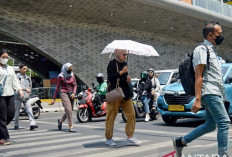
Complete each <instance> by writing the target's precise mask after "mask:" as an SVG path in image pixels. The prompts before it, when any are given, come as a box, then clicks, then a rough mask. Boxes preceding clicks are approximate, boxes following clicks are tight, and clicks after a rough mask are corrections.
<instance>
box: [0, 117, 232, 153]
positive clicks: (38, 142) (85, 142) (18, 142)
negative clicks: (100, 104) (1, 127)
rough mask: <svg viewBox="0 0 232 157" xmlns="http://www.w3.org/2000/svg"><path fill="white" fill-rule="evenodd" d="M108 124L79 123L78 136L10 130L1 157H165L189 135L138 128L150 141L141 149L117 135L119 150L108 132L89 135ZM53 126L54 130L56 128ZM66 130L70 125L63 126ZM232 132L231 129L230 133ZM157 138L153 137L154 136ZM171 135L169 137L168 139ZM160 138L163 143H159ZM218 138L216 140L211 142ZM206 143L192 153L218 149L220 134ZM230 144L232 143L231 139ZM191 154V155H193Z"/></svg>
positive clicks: (137, 132) (45, 131)
mask: <svg viewBox="0 0 232 157" xmlns="http://www.w3.org/2000/svg"><path fill="white" fill-rule="evenodd" d="M37 123H38V124H39V125H42V124H45V125H53V126H56V125H57V123H56V122H51V121H50V122H49V121H37ZM103 124H104V122H103V123H99V124H98V125H91V123H89V124H78V125H77V126H75V127H76V128H82V129H83V130H84V131H83V130H81V131H78V132H77V133H69V132H68V131H67V130H65V129H64V131H58V130H56V129H51V130H48V129H38V130H35V131H29V129H21V130H13V129H10V130H9V132H10V137H11V140H13V142H12V145H9V146H0V157H30V156H33V157H63V156H65V157H162V156H163V155H165V154H168V153H170V152H172V151H174V150H173V146H172V141H171V138H170V137H172V136H180V135H183V134H186V133H187V132H171V131H168V130H166V131H159V130H148V129H141V128H140V129H136V134H137V135H138V134H139V135H140V136H147V137H150V138H144V139H143V138H139V140H141V141H142V142H143V144H142V145H141V146H128V144H127V143H126V139H125V137H123V136H118V135H117V136H114V140H115V142H116V143H117V146H116V147H113V148H112V147H108V146H106V145H105V143H104V142H105V137H104V131H100V132H101V134H98V133H99V132H95V133H92V134H91V133H88V130H90V129H96V130H104V125H103ZM53 126H52V128H53ZM56 127H57V126H56ZM63 127H64V128H66V127H67V124H63ZM116 130H117V132H120V133H121V134H122V133H123V134H124V128H117V129H116ZM230 132H231V130H230ZM152 135H153V136H152ZM165 136H167V137H165ZM157 138H160V139H163V140H157ZM212 138H214V139H215V140H211V139H212ZM201 139H203V140H202V141H204V140H205V139H210V140H211V141H208V143H207V144H205V143H199V141H197V142H195V144H194V145H193V146H191V151H192V152H194V151H195V150H199V149H203V150H204V149H207V148H208V147H212V148H215V150H214V151H216V148H217V141H216V132H212V133H210V134H207V135H206V136H204V137H203V138H201ZM230 142H232V141H231V140H230ZM191 151H190V152H191Z"/></svg>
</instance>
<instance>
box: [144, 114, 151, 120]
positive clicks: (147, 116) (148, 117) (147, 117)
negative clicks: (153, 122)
mask: <svg viewBox="0 0 232 157" xmlns="http://www.w3.org/2000/svg"><path fill="white" fill-rule="evenodd" d="M149 120H150V116H149V115H148V114H146V117H145V120H144V121H145V122H149Z"/></svg>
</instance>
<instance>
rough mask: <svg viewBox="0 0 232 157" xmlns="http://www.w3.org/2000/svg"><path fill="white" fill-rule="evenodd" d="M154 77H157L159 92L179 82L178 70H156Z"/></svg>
mask: <svg viewBox="0 0 232 157" xmlns="http://www.w3.org/2000/svg"><path fill="white" fill-rule="evenodd" d="M155 75H156V76H157V75H158V80H159V82H160V90H161V89H162V88H163V87H164V86H166V85H169V84H171V83H174V82H177V81H178V80H179V70H178V69H167V70H156V71H155Z"/></svg>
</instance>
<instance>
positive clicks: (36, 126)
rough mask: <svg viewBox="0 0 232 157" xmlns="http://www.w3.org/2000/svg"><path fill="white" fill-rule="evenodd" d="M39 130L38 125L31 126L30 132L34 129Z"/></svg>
mask: <svg viewBox="0 0 232 157" xmlns="http://www.w3.org/2000/svg"><path fill="white" fill-rule="evenodd" d="M36 128H38V125H31V126H30V130H31V131H33V130H34V129H36Z"/></svg>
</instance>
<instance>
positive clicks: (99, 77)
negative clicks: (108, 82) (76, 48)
mask: <svg viewBox="0 0 232 157" xmlns="http://www.w3.org/2000/svg"><path fill="white" fill-rule="evenodd" d="M96 78H97V82H98V83H103V82H104V75H103V74H102V73H98V74H97V76H96Z"/></svg>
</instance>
